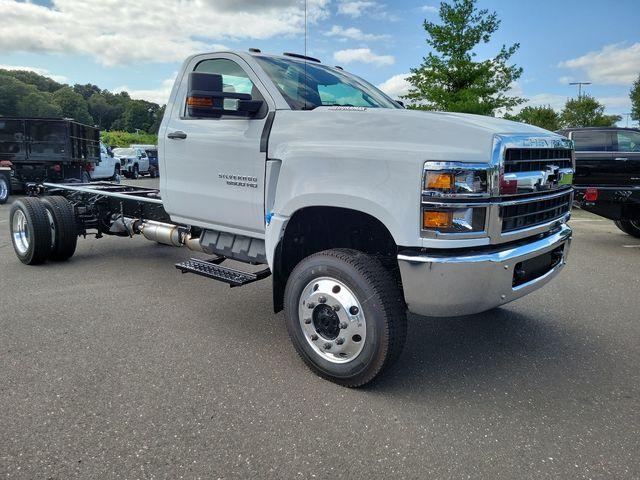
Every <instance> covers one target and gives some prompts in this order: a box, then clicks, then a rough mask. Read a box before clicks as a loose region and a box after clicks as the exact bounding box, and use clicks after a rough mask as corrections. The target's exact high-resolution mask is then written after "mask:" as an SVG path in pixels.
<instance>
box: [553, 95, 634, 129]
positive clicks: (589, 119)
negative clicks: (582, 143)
mask: <svg viewBox="0 0 640 480" xmlns="http://www.w3.org/2000/svg"><path fill="white" fill-rule="evenodd" d="M620 120H622V117H621V116H620V115H605V114H604V105H602V104H601V103H600V102H598V101H597V100H596V99H595V98H593V97H592V96H590V95H587V94H583V95H582V96H580V97H578V98H570V99H569V100H567V103H565V106H564V109H563V110H562V113H561V114H560V123H561V124H562V126H563V127H610V126H612V125H615V123H616V122H619V121H620Z"/></svg>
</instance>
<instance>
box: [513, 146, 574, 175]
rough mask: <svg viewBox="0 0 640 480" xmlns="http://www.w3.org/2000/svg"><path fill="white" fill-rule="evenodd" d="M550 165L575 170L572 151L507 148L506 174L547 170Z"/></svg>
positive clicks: (562, 149) (564, 149) (563, 149)
mask: <svg viewBox="0 0 640 480" xmlns="http://www.w3.org/2000/svg"><path fill="white" fill-rule="evenodd" d="M548 165H555V166H557V167H559V168H573V162H572V161H571V150H570V149H566V148H507V149H506V151H505V155H504V173H517V172H533V171H541V170H545V169H546V168H547V166H548Z"/></svg>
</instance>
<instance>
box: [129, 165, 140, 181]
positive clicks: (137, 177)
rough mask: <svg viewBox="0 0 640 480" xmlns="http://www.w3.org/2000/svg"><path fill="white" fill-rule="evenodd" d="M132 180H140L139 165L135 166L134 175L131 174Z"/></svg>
mask: <svg viewBox="0 0 640 480" xmlns="http://www.w3.org/2000/svg"><path fill="white" fill-rule="evenodd" d="M131 178H132V179H133V180H138V179H139V178H140V169H139V168H138V165H134V166H133V173H131Z"/></svg>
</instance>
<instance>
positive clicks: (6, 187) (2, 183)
mask: <svg viewBox="0 0 640 480" xmlns="http://www.w3.org/2000/svg"><path fill="white" fill-rule="evenodd" d="M9 195H11V180H10V179H9V178H8V177H7V176H6V175H3V174H2V173H0V205H2V204H4V203H7V200H9Z"/></svg>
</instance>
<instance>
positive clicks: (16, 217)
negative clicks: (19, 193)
mask: <svg viewBox="0 0 640 480" xmlns="http://www.w3.org/2000/svg"><path fill="white" fill-rule="evenodd" d="M9 225H10V229H11V243H12V244H13V250H14V251H15V252H16V256H17V257H18V259H19V260H20V261H21V262H22V263H24V264H25V265H38V264H40V263H43V262H44V261H45V260H46V259H47V258H48V257H49V252H50V251H51V227H50V223H49V218H48V216H47V210H46V209H45V206H44V204H43V203H42V201H40V199H38V198H32V197H26V198H21V199H19V200H16V201H15V202H14V204H13V205H12V206H11V212H10V213H9Z"/></svg>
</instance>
